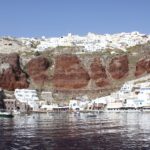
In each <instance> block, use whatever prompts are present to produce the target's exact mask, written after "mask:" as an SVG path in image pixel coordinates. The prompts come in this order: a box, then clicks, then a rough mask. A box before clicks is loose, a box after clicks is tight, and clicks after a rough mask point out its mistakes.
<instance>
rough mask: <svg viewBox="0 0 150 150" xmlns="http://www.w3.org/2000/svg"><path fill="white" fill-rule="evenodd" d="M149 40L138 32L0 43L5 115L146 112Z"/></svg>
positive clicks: (149, 83)
mask: <svg viewBox="0 0 150 150" xmlns="http://www.w3.org/2000/svg"><path fill="white" fill-rule="evenodd" d="M149 51H150V36H149V35H146V34H140V33H139V32H132V33H119V34H113V35H110V34H105V35H98V34H93V33H88V34H87V35H86V36H82V37H81V36H78V35H72V34H68V35H67V36H63V37H59V38H45V37H42V38H14V37H1V38H0V53H1V55H0V87H1V92H0V107H1V108H5V109H7V110H8V111H19V112H48V111H60V110H63V111H66V110H67V111H68V110H74V111H76V110H80V111H125V110H128V111H129V110H130V111H132V110H136V111H141V110H142V111H143V110H144V111H145V110H146V111H148V110H149V106H150V103H149V99H150V97H149V96H150V81H149V80H150V77H149V72H150V53H149Z"/></svg>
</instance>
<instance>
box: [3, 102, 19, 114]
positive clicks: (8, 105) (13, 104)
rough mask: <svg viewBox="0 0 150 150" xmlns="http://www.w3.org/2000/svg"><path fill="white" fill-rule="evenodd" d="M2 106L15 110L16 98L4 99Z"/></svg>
mask: <svg viewBox="0 0 150 150" xmlns="http://www.w3.org/2000/svg"><path fill="white" fill-rule="evenodd" d="M3 101H4V106H5V109H6V110H7V111H14V110H16V99H4V100H3Z"/></svg>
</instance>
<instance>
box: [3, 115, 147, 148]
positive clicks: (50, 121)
mask: <svg viewBox="0 0 150 150" xmlns="http://www.w3.org/2000/svg"><path fill="white" fill-rule="evenodd" d="M70 149H71V150H78V149H79V150H134V149H135V150H150V113H101V114H98V115H97V116H96V117H88V116H87V114H80V115H74V114H68V113H61V114H59V113H55V114H32V115H25V116H15V117H14V118H13V119H8V118H0V150H70Z"/></svg>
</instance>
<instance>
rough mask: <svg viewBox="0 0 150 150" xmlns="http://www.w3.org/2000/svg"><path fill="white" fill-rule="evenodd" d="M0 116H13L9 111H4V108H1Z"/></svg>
mask: <svg viewBox="0 0 150 150" xmlns="http://www.w3.org/2000/svg"><path fill="white" fill-rule="evenodd" d="M0 117H6V118H13V117H14V116H13V114H12V113H11V112H8V111H6V110H5V109H1V110H0Z"/></svg>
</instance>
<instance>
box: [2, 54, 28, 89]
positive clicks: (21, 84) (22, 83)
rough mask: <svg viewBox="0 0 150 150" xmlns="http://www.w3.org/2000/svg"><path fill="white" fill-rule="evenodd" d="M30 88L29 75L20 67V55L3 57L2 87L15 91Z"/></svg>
mask: <svg viewBox="0 0 150 150" xmlns="http://www.w3.org/2000/svg"><path fill="white" fill-rule="evenodd" d="M28 86H29V83H28V82H27V75H26V73H24V72H23V70H22V69H21V67H20V61H19V55H18V54H16V53H12V54H9V55H3V56H1V66H0V87H2V88H4V89H7V90H14V89H16V88H27V87H28Z"/></svg>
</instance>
